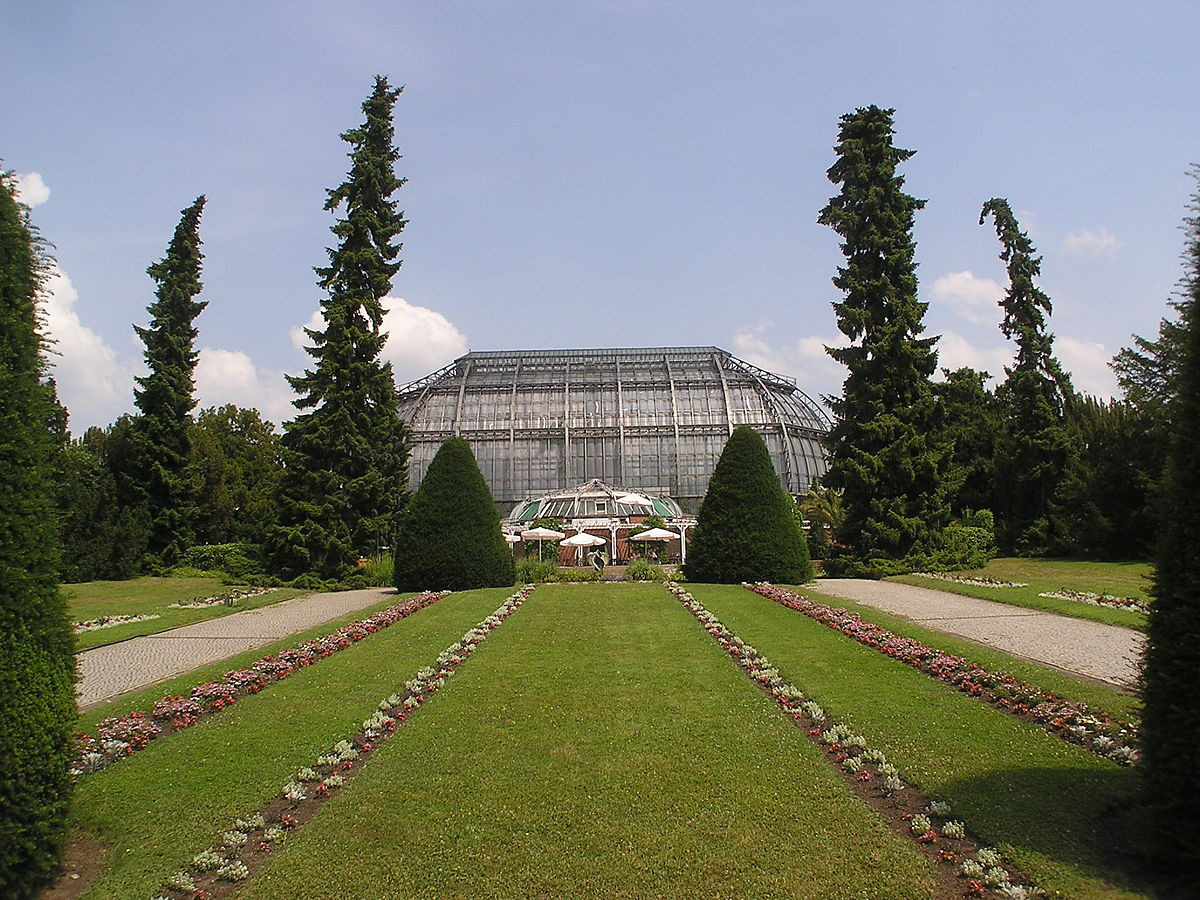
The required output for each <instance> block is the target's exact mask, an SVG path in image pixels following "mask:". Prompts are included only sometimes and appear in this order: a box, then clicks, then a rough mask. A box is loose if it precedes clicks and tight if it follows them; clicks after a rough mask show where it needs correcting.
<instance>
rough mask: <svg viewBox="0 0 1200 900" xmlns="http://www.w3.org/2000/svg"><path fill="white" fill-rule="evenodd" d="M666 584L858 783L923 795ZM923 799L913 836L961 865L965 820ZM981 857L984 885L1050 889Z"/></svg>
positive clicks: (1008, 892) (1022, 892)
mask: <svg viewBox="0 0 1200 900" xmlns="http://www.w3.org/2000/svg"><path fill="white" fill-rule="evenodd" d="M667 588H668V589H669V590H670V591H671V593H672V594H674V595H675V598H676V599H677V600H679V602H680V603H682V604H683V606H684V608H685V609H686V610H687V611H688V612H690V613H691V614H692V616H694V617H695V619H696V620H697V621H698V622H699V623H700V624H701V625H702V626H703V627H704V630H705V631H707V632H708V634H709V636H710V637H712V639H713V640H715V641H716V642H717V643H718V644H719V645H720V646H721V648H722V649H723V650H725V652H726V653H728V654H729V656H730V658H732V659H733V661H734V662H735V663H736V664H737V665H738V667H739V668H741V669H742V671H743V672H745V673H746V675H747V676H749V678H750V679H751V680H752V681H754V682H755V683H756V684H758V685H759V686H760V687H761V688H762V689H763V690H764V691H765V692H766V693H767V694H768V695H769V696H770V697H771V698H772V699H774V700H775V702H776V703H777V704H778V705H779V707H780V708H781V709H782V710H783V711H784V714H785V715H787V716H788V717H790V718H791V719H792V721H793V722H795V723H796V724H797V725H801V726H803V727H805V729H806V731H807V733H808V736H809V738H811V739H813V740H814V741H816V742H818V743H819V744H821V745H822V746H823V747H824V749H825V751H826V755H827V757H828V758H830V759H831V760H832V761H833V762H834V763H835V764H836V765H837V766H839V767H840V768H841V769H842V770H843V771H844V772H845V773H847V776H848V777H851V778H852V780H853V781H854V782H856V783H860V784H861V785H875V786H876V787H877V789H878V790H880V791H881V792H882V794H883V795H884V796H892V795H895V794H898V793H899V792H900V791H906V792H908V793H911V794H913V795H916V796H918V797H919V796H920V795H919V794H918V793H917V792H916V791H915V790H914V789H912V788H911V787H909V786H908V785H907V784H906V783H905V782H904V781H903V780H902V779H901V778H900V773H899V770H898V769H897V768H896V767H895V766H894V765H892V764H891V763H889V762H888V761H887V757H886V756H885V755H884V753H883V751H882V750H878V749H874V748H872V747H870V745H869V742H868V741H867V739H866V738H865V737H864V736H863V735H861V734H857V733H855V731H854V730H853V729H852V728H850V726H848V725H846V724H844V723H838V722H834V721H832V720H831V719H830V718H829V716H828V715H827V714H826V712H825V710H824V709H822V708H821V706H820V705H819V704H818V703H816V702H815V701H813V700H812V699H810V698H807V697H806V696H805V695H804V692H803V691H801V690H800V689H799V688H798V687H796V686H795V685H793V684H790V683H789V682H787V681H786V680H785V679H784V678H783V676H782V675H781V674H780V672H779V670H778V669H777V668H776V667H775V666H773V665H771V663H770V661H769V660H768V659H767V658H766V657H765V656H763V655H762V654H761V653H759V652H758V651H757V650H756V649H755V648H754V647H752V646H750V645H749V644H747V643H746V642H745V641H743V640H742V639H741V638H739V637H738V636H737V635H736V634H734V633H733V632H732V631H730V630H729V629H728V628H726V627H725V625H724V624H722V623H721V621H720V620H719V619H718V618H717V617H716V616H715V615H713V614H712V613H711V612H709V611H708V609H706V608H705V607H704V605H703V604H701V603H700V602H699V601H698V600H696V598H695V597H693V596H692V595H691V594H690V593H688V592H687V591H686V590H684V589H683V588H681V587H680V586H679V585H677V584H675V583H669V584H668V585H667ZM919 802H921V803H923V810H924V811H923V812H920V813H914V814H911V815H905V816H903V818H904V819H905V820H906V821H907V831H908V833H909V836H910V837H911V838H912V839H914V840H916V841H917V842H918V843H919V844H921V845H924V846H926V847H927V848H929V852H930V853H932V852H933V850H934V849H937V855H936V858H937V859H938V860H939V861H940V862H942V863H947V864H950V865H958V863H959V862H960V860H961V859H962V850H963V843H964V842H968V843H973V842H972V841H971V838H970V836H969V835H968V833H967V830H966V827H965V826H964V825H963V823H962V822H959V821H957V820H954V819H951V818H950V804H949V803H947V802H946V801H944V800H932V801H928V802H924V801H919ZM939 823H941V824H940V825H939ZM947 839H948V840H947ZM951 842H952V843H951ZM975 846H976V847H978V846H979V845H978V844H975ZM951 847H953V848H956V849H951ZM976 856H977V858H979V859H981V860H982V861H984V862H987V863H988V864H989V865H988V867H987V868H986V869H985V868H984V867H983V866H982V863H980V864H979V865H980V871H981V873H982V874H984V875H987V874H988V873H990V878H991V880H990V881H989V880H986V879H984V880H981V881H980V882H979V883H980V885H982V886H984V887H986V888H987V889H990V890H993V891H996V892H997V893H999V894H1001V896H1005V897H1014V898H1034V897H1042V896H1045V892H1044V891H1042V890H1041V889H1040V888H1038V887H1036V886H1035V885H1026V884H1020V883H1019V880H1018V876H1016V875H1015V874H1014V873H1012V872H1010V871H1009V870H1008V869H1006V868H1005V867H1004V865H1003V859H1002V858H1001V856H1000V854H999V852H997V851H996V850H992V849H991V848H985V847H981V848H980V849H979V850H978V852H977V854H976ZM968 872H974V867H973V866H971V867H968V869H967V871H962V870H961V869H960V871H959V872H958V875H959V877H961V878H967V879H968V882H967V893H968V894H970V893H972V891H973V890H974V888H973V882H972V881H970V880H969V878H970V876H969V875H968ZM981 893H982V892H981Z"/></svg>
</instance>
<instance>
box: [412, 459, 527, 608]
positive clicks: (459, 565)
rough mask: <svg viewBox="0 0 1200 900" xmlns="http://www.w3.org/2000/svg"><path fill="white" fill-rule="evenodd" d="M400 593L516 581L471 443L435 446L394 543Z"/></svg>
mask: <svg viewBox="0 0 1200 900" xmlns="http://www.w3.org/2000/svg"><path fill="white" fill-rule="evenodd" d="M394 546H395V550H394V552H395V559H396V562H395V566H396V587H397V588H399V589H400V590H402V591H420V590H445V589H448V590H452V591H464V590H470V589H472V588H482V587H500V586H502V585H511V584H513V582H514V580H515V574H516V573H515V571H514V568H513V555H512V551H511V550H509V548H508V544H507V543H506V542H505V540H504V536H503V534H502V533H501V531H500V514H499V513H498V512H497V511H496V503H495V501H494V500H493V499H492V494H491V491H489V490H488V486H487V482H486V481H484V480H483V473H482V472H480V471H479V465H478V463H476V462H475V454H473V453H472V452H471V445H470V444H468V443H467V442H466V441H465V440H463V439H462V438H458V437H452V438H449V439H448V440H447V441H446V442H445V443H443V444H442V446H441V447H440V448H439V449H438V452H437V454H436V455H435V456H434V457H433V460H432V461H431V462H430V463H429V469H428V471H426V473H425V478H424V479H423V480H422V481H421V486H420V487H419V488H418V489H417V492H416V494H414V495H413V499H412V502H411V503H410V504H409V506H408V509H407V510H405V513H404V515H403V517H402V518H401V520H400V527H399V529H398V532H397V535H396V541H395V545H394Z"/></svg>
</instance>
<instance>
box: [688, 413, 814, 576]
mask: <svg viewBox="0 0 1200 900" xmlns="http://www.w3.org/2000/svg"><path fill="white" fill-rule="evenodd" d="M795 508H796V505H795V503H794V502H793V501H792V498H791V497H789V496H788V494H787V492H786V491H785V490H784V489H783V486H782V485H781V484H780V483H779V475H778V474H777V473H776V472H775V467H774V466H773V465H772V464H771V454H770V452H769V451H768V450H767V445H766V442H764V441H763V439H762V436H761V435H760V434H759V433H758V432H757V431H755V430H754V429H753V428H751V427H750V426H749V425H739V426H738V427H737V428H735V429H734V430H733V434H732V435H730V437H729V440H728V441H726V443H725V449H724V450H722V451H721V458H720V459H719V460H717V467H716V468H715V469H714V470H713V474H712V478H710V479H709V481H708V490H707V491H706V492H705V494H704V501H703V502H702V503H701V504H700V513H699V515H698V516H697V520H696V530H695V532H694V533H693V535H692V539H691V540H690V541H689V542H688V558H687V562H686V563H684V567H683V569H684V574H686V575H687V578H688V581H698V582H704V583H707V584H740V583H742V582H743V581H773V582H777V583H779V584H804V583H805V582H806V581H810V580H811V579H812V576H813V569H812V563H811V562H810V560H809V555H808V544H807V542H806V541H805V540H804V532H803V531H802V530H801V527H800V523H799V521H798V520H797V517H796V514H795Z"/></svg>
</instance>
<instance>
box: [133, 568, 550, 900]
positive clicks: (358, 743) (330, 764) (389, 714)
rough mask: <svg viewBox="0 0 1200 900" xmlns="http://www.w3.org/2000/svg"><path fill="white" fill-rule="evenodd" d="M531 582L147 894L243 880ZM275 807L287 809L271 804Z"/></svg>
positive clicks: (507, 612) (171, 894) (183, 892)
mask: <svg viewBox="0 0 1200 900" xmlns="http://www.w3.org/2000/svg"><path fill="white" fill-rule="evenodd" d="M533 589H534V585H531V584H530V585H525V586H523V587H522V588H521V589H520V590H518V591H517V592H516V593H515V594H513V595H512V596H510V597H509V598H508V599H506V600H505V601H504V602H503V603H502V604H501V605H500V606H499V607H498V608H497V609H496V611H495V612H493V613H492V614H491V615H489V616H488V617H487V618H485V619H484V620H483V621H482V622H480V623H479V624H478V625H476V626H475V627H474V628H472V629H470V630H469V631H467V632H466V633H465V634H464V635H463V636H462V637H461V638H459V639H458V640H457V641H455V642H454V643H453V644H451V645H450V646H449V647H447V648H446V649H445V650H443V651H442V652H441V653H439V654H438V657H437V659H436V660H435V661H434V663H433V664H432V665H430V666H425V667H423V668H421V669H420V670H418V671H417V672H416V674H414V675H413V677H412V678H410V679H409V680H407V681H405V682H404V689H403V690H402V691H397V692H395V693H392V694H389V695H388V696H387V697H385V698H384V699H382V700H380V701H379V704H378V706H377V707H376V709H375V711H374V712H373V713H372V714H371V715H370V716H369V717H368V718H367V719H366V720H365V721H364V722H363V723H362V729H361V730H360V731H359V732H358V733H357V734H355V735H353V736H351V737H349V738H345V739H343V740H340V741H338V742H337V743H335V744H334V745H333V746H332V747H330V748H329V750H327V751H325V752H324V753H322V754H321V755H320V756H318V757H317V759H316V760H315V761H314V762H313V764H312V765H311V766H302V767H301V768H299V769H297V770H296V771H295V772H294V773H293V774H292V776H291V778H290V779H289V780H288V782H287V783H286V784H284V785H283V787H282V789H281V790H280V793H279V794H278V795H277V797H276V800H275V802H274V803H272V804H268V806H267V809H266V810H260V811H258V812H255V813H252V814H251V815H249V816H245V817H243V818H239V819H237V820H236V821H235V822H234V823H233V825H232V827H231V828H229V829H228V830H226V831H224V832H222V834H221V836H220V840H219V841H218V842H217V843H215V844H214V845H212V846H211V847H209V848H208V849H207V850H202V851H201V852H200V853H197V854H196V855H195V856H194V857H192V861H191V864H190V866H189V867H188V868H185V869H181V870H179V871H178V872H176V873H175V874H173V875H172V876H171V877H170V878H168V879H167V880H166V882H164V884H163V887H162V891H161V892H160V893H159V895H158V896H157V897H156V898H155V900H173V898H177V897H191V898H195V897H198V896H202V895H203V896H207V894H206V893H203V888H201V887H200V885H201V884H204V885H206V886H208V887H211V885H212V882H213V881H244V880H245V879H246V878H248V877H249V876H250V874H251V870H250V867H249V866H248V865H247V860H250V861H253V862H260V861H261V859H262V854H265V853H270V852H271V851H272V850H273V849H274V848H275V847H276V846H278V845H279V844H281V843H282V842H283V841H284V840H286V839H287V837H288V836H289V835H290V834H291V833H292V832H294V831H295V830H296V829H297V828H299V827H300V826H301V825H302V824H304V823H305V822H307V821H308V820H309V819H311V818H312V816H313V815H315V813H316V809H317V804H320V803H323V802H324V801H325V800H327V799H329V797H331V796H332V795H333V792H334V791H336V790H338V789H339V788H342V787H344V786H345V785H346V784H347V782H348V781H349V780H350V778H352V777H353V776H354V775H355V774H357V772H358V771H359V770H360V769H361V767H362V764H363V762H364V759H365V756H366V754H369V753H370V752H371V751H372V750H374V749H375V748H376V747H377V746H378V745H379V742H380V741H382V740H385V739H387V738H388V737H389V736H390V735H391V734H392V733H394V732H395V730H396V729H397V728H398V727H399V726H400V725H403V724H404V723H405V722H406V721H408V718H409V716H410V715H412V712H413V711H414V710H415V709H417V708H418V707H420V706H422V705H424V704H425V703H426V702H427V701H428V700H429V699H430V698H431V697H432V696H433V695H434V693H436V692H437V690H438V689H439V688H441V687H442V686H443V685H445V684H446V682H447V681H448V680H449V679H450V678H451V676H453V675H454V673H455V671H457V669H458V667H459V666H460V665H462V664H463V663H464V662H465V661H466V659H467V657H469V656H470V655H471V654H472V653H473V652H474V651H475V649H476V648H477V647H478V646H479V645H480V644H481V643H482V642H483V641H484V640H485V639H486V638H487V637H488V635H490V634H491V633H492V632H493V631H495V630H496V629H497V628H499V627H500V626H501V625H502V624H503V623H504V621H505V620H506V619H507V618H508V617H509V616H511V615H512V614H513V613H514V612H516V611H517V610H518V609H519V608H520V606H521V604H522V603H524V602H525V600H526V598H527V597H528V596H529V595H530V594H531V593H533ZM305 803H308V804H309V805H308V806H307V807H305V808H304V809H303V811H302V810H301V804H305ZM280 808H282V809H289V810H291V812H272V811H271V810H272V809H280ZM214 872H215V875H214V874H212V873H214Z"/></svg>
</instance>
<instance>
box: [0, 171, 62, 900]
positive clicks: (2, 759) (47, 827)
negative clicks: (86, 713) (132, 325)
mask: <svg viewBox="0 0 1200 900" xmlns="http://www.w3.org/2000/svg"><path fill="white" fill-rule="evenodd" d="M15 191H16V186H15V179H14V178H13V177H12V175H11V174H9V173H7V172H2V171H0V897H4V898H6V900H8V898H13V900H20V898H26V897H38V896H40V895H41V892H42V888H43V887H45V886H46V884H47V882H48V881H49V880H50V879H51V877H52V876H53V874H54V870H55V867H56V866H57V864H58V861H59V857H60V855H61V853H62V846H63V841H64V839H65V837H66V822H67V809H68V807H69V805H70V799H71V777H70V773H69V767H70V764H71V761H72V759H73V756H74V752H73V751H74V742H73V740H72V733H73V732H74V728H75V719H76V714H75V690H74V686H75V655H74V654H75V640H74V637H73V635H72V634H71V625H70V620H69V619H68V617H67V607H66V602H65V600H64V599H63V597H62V595H61V594H60V593H59V591H58V548H59V544H58V541H59V537H58V525H57V518H56V516H55V511H54V504H53V491H52V483H51V460H52V454H53V451H54V445H53V441H52V437H51V433H50V430H49V429H48V428H47V423H48V422H49V419H50V413H51V392H50V389H49V386H48V385H46V384H45V383H43V381H42V373H43V371H44V365H45V364H44V358H43V352H44V348H43V339H42V337H41V335H40V334H39V333H38V321H39V311H38V301H39V299H40V294H41V292H42V289H43V284H44V278H45V274H46V271H47V268H48V266H49V260H48V258H47V257H46V256H45V251H44V245H43V243H42V241H41V239H40V238H39V237H38V235H37V232H36V229H35V228H34V227H33V225H32V223H31V222H30V221H29V210H28V208H27V207H25V206H23V205H22V204H20V203H18V202H17V198H16V195H15Z"/></svg>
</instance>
